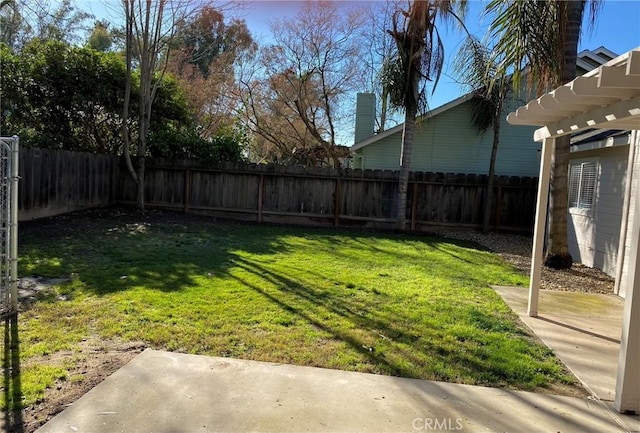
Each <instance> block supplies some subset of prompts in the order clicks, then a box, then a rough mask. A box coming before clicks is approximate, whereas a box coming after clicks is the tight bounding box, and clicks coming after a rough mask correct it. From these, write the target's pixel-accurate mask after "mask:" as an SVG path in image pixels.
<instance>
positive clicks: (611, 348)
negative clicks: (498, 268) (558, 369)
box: [494, 286, 624, 402]
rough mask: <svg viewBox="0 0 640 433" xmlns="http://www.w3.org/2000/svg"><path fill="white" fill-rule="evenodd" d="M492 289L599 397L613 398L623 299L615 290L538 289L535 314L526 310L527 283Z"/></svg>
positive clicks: (606, 399)
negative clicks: (611, 293)
mask: <svg viewBox="0 0 640 433" xmlns="http://www.w3.org/2000/svg"><path fill="white" fill-rule="evenodd" d="M494 290H495V291H496V292H498V294H499V295H500V296H501V297H502V299H504V301H505V302H506V303H507V305H509V307H511V309H512V310H513V311H515V312H516V313H517V314H518V316H519V317H520V319H521V320H522V321H523V322H524V323H525V324H526V325H527V326H528V327H529V328H530V329H531V330H532V331H533V332H534V333H535V334H536V335H537V336H538V337H539V338H540V339H541V340H542V341H543V342H544V343H545V344H546V345H547V346H549V347H550V348H551V349H552V350H553V351H554V352H555V354H556V355H557V356H558V358H560V360H561V361H562V362H563V363H564V364H565V365H566V366H567V368H569V370H571V372H573V374H574V375H575V376H576V377H577V378H578V379H579V380H580V381H581V382H582V384H583V385H584V387H585V388H586V389H587V391H589V392H590V393H591V394H593V395H594V396H595V397H597V398H598V399H600V400H604V401H607V402H612V401H613V400H614V398H615V389H616V374H617V370H618V351H619V349H620V335H621V329H622V310H623V308H624V300H623V299H622V298H620V297H618V296H614V295H603V294H591V293H576V292H559V291H553V290H540V303H539V311H538V317H529V316H528V315H527V300H528V295H529V290H528V288H522V287H502V286H496V287H494Z"/></svg>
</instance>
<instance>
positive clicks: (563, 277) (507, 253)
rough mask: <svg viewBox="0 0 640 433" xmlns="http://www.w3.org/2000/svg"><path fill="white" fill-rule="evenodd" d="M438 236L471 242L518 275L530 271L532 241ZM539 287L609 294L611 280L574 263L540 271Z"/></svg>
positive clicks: (491, 235)
mask: <svg viewBox="0 0 640 433" xmlns="http://www.w3.org/2000/svg"><path fill="white" fill-rule="evenodd" d="M439 234H440V235H442V236H444V237H447V238H451V239H459V240H465V241H471V242H475V243H477V244H480V245H482V246H483V247H485V248H487V249H489V250H491V251H493V252H495V253H497V254H499V255H500V256H501V257H502V258H503V259H504V260H505V261H506V262H507V263H510V264H511V265H513V266H514V267H515V268H517V269H518V270H519V271H521V272H523V273H525V274H529V272H530V271H531V248H532V239H531V238H530V237H527V236H520V235H508V234H498V233H487V234H484V233H479V232H470V231H446V232H440V233H439ZM540 287H541V288H542V289H548V290H559V291H566V292H585V293H607V294H612V293H613V288H614V280H613V278H611V277H610V276H609V275H607V274H605V273H604V272H602V271H601V270H599V269H594V268H590V267H588V266H584V265H581V264H579V263H574V264H573V266H572V267H571V269H566V270H555V269H548V268H546V267H544V266H543V267H542V278H541V283H540Z"/></svg>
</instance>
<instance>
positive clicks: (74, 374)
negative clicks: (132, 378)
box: [7, 339, 146, 433]
mask: <svg viewBox="0 0 640 433" xmlns="http://www.w3.org/2000/svg"><path fill="white" fill-rule="evenodd" d="M145 347H146V346H145V344H144V343H139V342H127V343H123V342H115V341H105V340H97V339H95V340H91V341H84V342H83V343H82V344H81V345H80V352H73V353H70V352H69V353H58V354H56V355H55V358H56V362H59V361H60V360H61V358H62V360H65V359H67V360H69V361H70V363H75V367H73V368H71V369H69V374H68V375H67V378H66V379H65V380H61V381H58V383H57V384H56V385H55V386H54V387H52V388H49V389H48V390H47V391H46V395H45V398H44V400H43V401H41V402H39V403H37V404H35V405H33V406H29V407H27V408H25V409H23V410H22V413H21V414H19V413H14V414H10V417H11V418H12V419H13V420H14V423H12V424H14V425H12V426H11V427H9V428H8V429H7V431H8V432H10V433H13V432H15V433H18V432H24V433H31V432H34V431H35V430H37V429H38V428H39V427H41V426H42V425H43V424H45V423H46V422H47V421H49V420H50V419H52V418H53V417H54V416H56V415H57V414H58V413H60V412H62V411H63V410H64V409H66V408H67V407H68V406H70V405H71V404H73V402H75V401H76V400H78V399H79V398H80V397H82V396H83V395H84V394H86V393H87V392H89V391H90V390H91V389H92V388H93V387H95V386H96V385H98V384H99V383H100V382H102V381H103V380H104V379H106V378H107V377H108V376H110V375H111V374H113V373H114V372H115V371H116V370H118V369H120V368H121V367H122V366H124V365H125V364H126V363H127V362H129V361H130V360H131V359H133V358H134V357H135V356H136V355H138V354H139V353H140V352H142V351H143V350H144V349H145ZM29 362H47V360H46V359H43V360H41V361H39V360H29Z"/></svg>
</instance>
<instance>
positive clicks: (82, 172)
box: [18, 148, 119, 220]
mask: <svg viewBox="0 0 640 433" xmlns="http://www.w3.org/2000/svg"><path fill="white" fill-rule="evenodd" d="M19 176H20V181H19V182H18V188H19V191H18V201H19V204H18V216H19V219H20V220H28V219H33V218H42V217H46V216H52V215H57V214H62V213H66V212H71V211H74V210H79V209H87V208H95V207H103V206H110V205H113V204H115V203H117V201H118V189H117V188H118V180H119V158H118V157H115V156H106V155H94V154H90V153H80V152H69V151H64V150H46V149H30V148H21V149H20V155H19Z"/></svg>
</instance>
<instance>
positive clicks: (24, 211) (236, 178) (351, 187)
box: [19, 149, 537, 232]
mask: <svg viewBox="0 0 640 433" xmlns="http://www.w3.org/2000/svg"><path fill="white" fill-rule="evenodd" d="M20 158H21V160H20V176H21V177H22V179H21V181H20V206H19V208H20V219H30V218H37V217H43V216H48V215H55V214H57V213H63V212H69V211H73V210H77V209H85V208H92V207H103V206H109V205H114V204H135V201H136V196H137V191H136V184H135V183H134V182H133V180H132V179H131V177H130V176H129V174H128V172H127V169H126V167H125V166H124V164H123V161H122V160H120V159H118V158H117V157H109V156H103V155H93V154H85V153H78V152H68V151H51V150H41V149H22V150H21V154H20ZM146 165H147V172H146V182H145V184H146V188H145V197H146V206H147V207H149V208H160V209H172V210H178V211H184V212H191V213H199V214H206V215H211V216H215V217H219V218H225V219H235V220H243V221H256V222H272V223H289V224H304V225H315V226H358V227H371V228H393V227H394V223H395V215H396V196H397V188H398V172H397V171H381V170H350V169H341V170H336V169H325V168H303V167H284V166H267V165H254V164H235V163H224V164H203V163H201V162H199V161H187V160H181V161H170V160H164V159H160V158H148V159H147V161H146ZM486 185H487V176H484V175H469V174H451V173H421V172H414V173H412V174H411V176H410V180H409V191H408V197H407V198H408V200H407V220H408V221H409V223H410V226H411V229H413V230H418V231H427V230H433V229H435V228H438V227H454V226H455V227H464V228H478V227H481V225H482V218H483V212H484V201H485V195H486ZM536 188H537V179H536V178H531V177H508V176H502V177H498V178H496V181H495V192H496V195H495V202H494V210H493V212H492V227H493V228H494V229H495V230H499V231H514V232H531V231H532V227H533V217H534V210H535V200H536Z"/></svg>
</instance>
